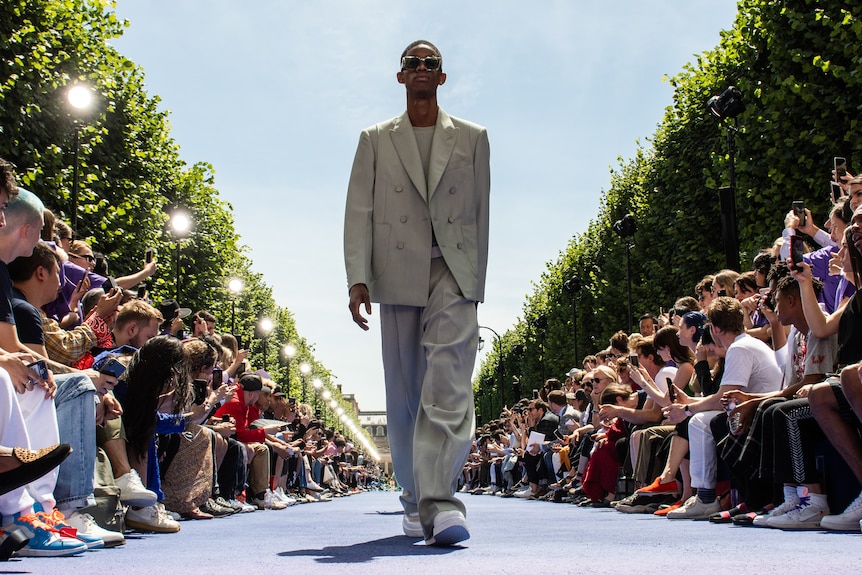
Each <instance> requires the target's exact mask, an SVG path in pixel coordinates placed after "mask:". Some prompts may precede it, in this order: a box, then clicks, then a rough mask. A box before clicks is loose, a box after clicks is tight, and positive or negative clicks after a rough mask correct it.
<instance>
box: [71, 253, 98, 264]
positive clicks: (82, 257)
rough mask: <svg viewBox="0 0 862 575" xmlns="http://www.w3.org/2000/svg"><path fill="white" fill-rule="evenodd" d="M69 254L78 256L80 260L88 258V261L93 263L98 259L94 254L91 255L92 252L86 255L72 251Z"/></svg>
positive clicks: (74, 256)
mask: <svg viewBox="0 0 862 575" xmlns="http://www.w3.org/2000/svg"><path fill="white" fill-rule="evenodd" d="M69 256H70V257H73V258H78V259H79V260H87V261H88V262H90V263H91V264H92V263H95V261H96V258H94V257H93V256H91V255H90V254H84V255H81V254H73V253H70V254H69Z"/></svg>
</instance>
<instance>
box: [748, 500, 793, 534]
mask: <svg viewBox="0 0 862 575" xmlns="http://www.w3.org/2000/svg"><path fill="white" fill-rule="evenodd" d="M797 505H799V496H796V497H794V498H792V499H790V498H788V499H786V500H785V501H784V503H782V504H781V505H779V506H778V507H776V508H774V509H773V510H772V511H770V512H769V513H765V514H763V515H758V516H757V517H755V518H754V519H753V520H752V522H751V524H752V525H754V526H755V527H769V520H770V518H772V517H780V516H781V515H784V514H785V513H788V512H790V511H793V510H794V509H796V506H797Z"/></svg>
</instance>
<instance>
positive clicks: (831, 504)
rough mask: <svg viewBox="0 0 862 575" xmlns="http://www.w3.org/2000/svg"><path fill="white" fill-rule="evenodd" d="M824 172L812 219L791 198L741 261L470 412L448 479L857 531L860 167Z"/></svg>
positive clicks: (478, 487) (672, 515)
mask: <svg viewBox="0 0 862 575" xmlns="http://www.w3.org/2000/svg"><path fill="white" fill-rule="evenodd" d="M833 180H834V182H835V185H836V187H837V188H840V190H841V193H840V194H836V195H838V196H840V197H836V198H833V199H832V202H831V203H830V204H828V208H829V217H828V220H827V221H826V222H825V224H824V227H823V229H820V228H819V227H818V226H817V225H816V224H815V221H814V218H813V217H812V213H811V211H810V210H809V209H808V208H805V207H802V206H798V205H796V206H794V207H793V209H791V210H790V211H789V212H788V213H787V216H786V219H785V221H784V226H783V227H784V229H783V232H781V234H780V235H779V234H778V231H779V230H778V229H776V236H778V238H777V240H776V241H775V242H774V244H773V245H770V246H768V247H765V248H764V249H763V250H762V251H761V252H760V253H759V254H758V255H757V257H755V258H754V261H753V262H752V268H753V269H752V271H748V272H745V273H738V272H736V271H733V270H727V269H725V270H719V271H717V272H715V273H714V274H711V275H708V276H706V277H704V278H703V279H702V280H701V281H699V282H697V284H696V285H695V286H692V287H693V289H694V291H693V292H692V293H691V294H680V297H679V299H677V300H676V301H675V303H674V305H673V307H672V308H671V309H670V310H669V311H668V313H661V314H655V315H653V314H650V313H647V314H645V315H643V316H642V317H641V318H640V322H639V329H638V331H637V332H635V333H631V334H627V333H625V332H622V331H620V332H618V333H617V334H615V335H614V336H613V337H612V338H611V340H610V345H609V346H608V348H607V349H604V350H601V351H598V352H597V353H596V354H595V355H589V356H587V357H586V358H584V360H583V365H582V366H580V367H577V368H573V369H571V370H570V371H569V372H568V373H567V374H566V377H565V378H564V381H562V382H561V381H560V380H558V379H549V380H547V381H545V382H544V384H542V385H540V386H536V389H533V390H532V397H527V398H524V399H521V400H520V401H518V402H517V404H515V405H514V406H512V407H511V408H506V409H504V411H503V413H501V414H500V417H499V418H498V419H495V420H494V421H491V422H489V423H486V424H485V425H482V426H481V427H479V428H478V429H477V431H476V439H475V443H474V449H473V451H472V453H471V455H470V457H469V460H468V462H467V464H466V466H465V468H464V472H463V485H462V486H461V489H460V490H461V491H462V492H470V493H473V494H483V495H497V496H500V497H520V498H524V499H528V500H545V501H553V502H557V503H570V504H575V505H578V506H585V507H607V508H615V509H616V510H617V511H619V512H623V513H650V514H654V515H656V516H660V517H666V518H667V519H671V520H684V519H699V520H707V519H708V520H709V521H710V522H713V523H733V524H736V525H746V526H750V525H754V526H758V527H771V528H780V529H829V530H838V531H856V532H858V531H860V521H862V495H860V484H862V439H860V430H862V424H860V419H862V383H860V374H862V363H860V361H862V299H860V298H859V297H857V291H856V290H857V287H858V286H862V283H860V282H862V177H853V176H852V175H851V174H849V173H833ZM794 204H796V202H794ZM822 207H823V208H824V209H825V208H826V207H827V205H826V202H824V205H823V206H822ZM820 208H821V206H817V208H816V209H820ZM780 227H781V226H776V228H780ZM658 303H659V302H657V305H656V308H658ZM854 333H855V334H856V335H853V334H854ZM581 368H582V369H581ZM826 469H829V470H830V473H828V474H827V473H826V472H825V471H826ZM827 475H828V477H826V476H827Z"/></svg>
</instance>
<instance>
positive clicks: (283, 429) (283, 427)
mask: <svg viewBox="0 0 862 575" xmlns="http://www.w3.org/2000/svg"><path fill="white" fill-rule="evenodd" d="M288 427H289V426H288V425H287V424H286V423H285V424H284V425H282V426H279V428H278V430H279V431H287V428H288Z"/></svg>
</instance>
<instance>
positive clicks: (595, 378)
mask: <svg viewBox="0 0 862 575" xmlns="http://www.w3.org/2000/svg"><path fill="white" fill-rule="evenodd" d="M603 379H607V378H605V377H594V378H592V379H591V380H590V381H592V382H593V385H596V384H598V383H601V382H602V380H603Z"/></svg>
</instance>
